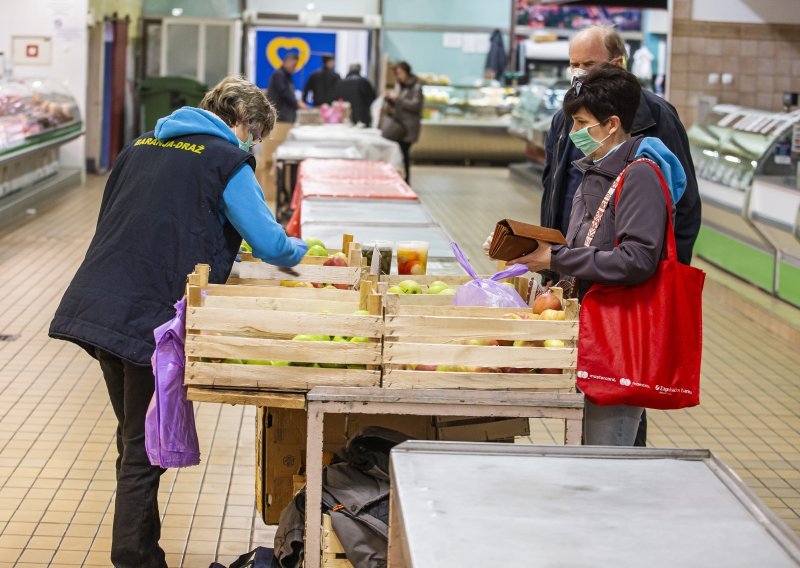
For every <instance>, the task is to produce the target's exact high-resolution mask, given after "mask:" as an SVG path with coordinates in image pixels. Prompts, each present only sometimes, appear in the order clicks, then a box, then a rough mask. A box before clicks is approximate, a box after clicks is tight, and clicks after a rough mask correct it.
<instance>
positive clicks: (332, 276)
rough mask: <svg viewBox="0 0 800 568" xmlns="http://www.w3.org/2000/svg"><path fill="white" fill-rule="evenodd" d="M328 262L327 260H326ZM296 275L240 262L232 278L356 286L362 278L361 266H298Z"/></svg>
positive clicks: (274, 267)
mask: <svg viewBox="0 0 800 568" xmlns="http://www.w3.org/2000/svg"><path fill="white" fill-rule="evenodd" d="M325 260H327V259H325ZM291 270H292V271H293V272H295V273H297V274H296V275H293V274H289V273H287V272H283V271H281V270H280V269H279V268H278V267H276V266H272V265H271V264H266V263H264V262H238V263H236V264H235V265H234V267H233V270H232V271H231V276H232V277H234V278H238V279H239V280H278V281H281V280H287V281H298V282H324V283H329V284H347V285H348V286H355V285H356V284H357V283H358V281H359V280H360V278H361V267H359V266H353V267H350V266H317V265H313V264H312V265H307V264H298V265H297V266H294V267H292V269H291Z"/></svg>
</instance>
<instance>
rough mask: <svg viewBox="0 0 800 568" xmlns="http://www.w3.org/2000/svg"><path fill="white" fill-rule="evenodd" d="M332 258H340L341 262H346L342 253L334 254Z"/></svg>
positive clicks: (345, 257) (345, 256)
mask: <svg viewBox="0 0 800 568" xmlns="http://www.w3.org/2000/svg"><path fill="white" fill-rule="evenodd" d="M332 258H341V259H342V260H347V255H346V254H344V253H343V252H337V253H334V254H333V256H332Z"/></svg>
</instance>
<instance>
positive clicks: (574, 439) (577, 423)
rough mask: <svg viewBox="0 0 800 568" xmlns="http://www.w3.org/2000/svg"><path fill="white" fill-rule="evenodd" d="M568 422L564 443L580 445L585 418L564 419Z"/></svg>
mask: <svg viewBox="0 0 800 568" xmlns="http://www.w3.org/2000/svg"><path fill="white" fill-rule="evenodd" d="M564 422H565V423H566V427H565V432H564V444H565V445H568V446H580V445H581V441H582V439H583V419H582V418H576V419H573V420H564Z"/></svg>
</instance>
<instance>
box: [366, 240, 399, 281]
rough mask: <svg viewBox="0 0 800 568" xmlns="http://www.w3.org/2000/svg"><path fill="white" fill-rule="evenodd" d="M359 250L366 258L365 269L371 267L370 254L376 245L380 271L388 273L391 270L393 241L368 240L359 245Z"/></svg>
mask: <svg viewBox="0 0 800 568" xmlns="http://www.w3.org/2000/svg"><path fill="white" fill-rule="evenodd" d="M361 247H362V248H361V251H362V252H363V253H364V258H366V259H367V269H369V268H370V267H372V254H373V251H374V250H375V247H378V253H380V255H381V260H380V273H381V274H389V273H390V272H391V270H392V250H393V248H394V243H393V242H392V241H368V242H366V243H364V244H362V245H361Z"/></svg>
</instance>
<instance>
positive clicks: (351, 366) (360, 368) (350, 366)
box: [347, 365, 367, 371]
mask: <svg viewBox="0 0 800 568" xmlns="http://www.w3.org/2000/svg"><path fill="white" fill-rule="evenodd" d="M347 368H348V369H354V370H356V371H366V370H367V366H366V365H348V366H347Z"/></svg>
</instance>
